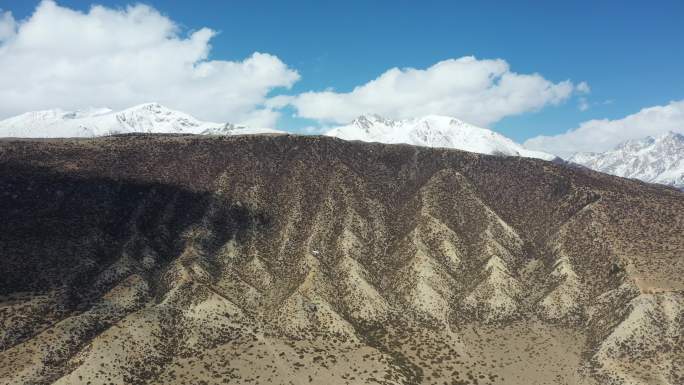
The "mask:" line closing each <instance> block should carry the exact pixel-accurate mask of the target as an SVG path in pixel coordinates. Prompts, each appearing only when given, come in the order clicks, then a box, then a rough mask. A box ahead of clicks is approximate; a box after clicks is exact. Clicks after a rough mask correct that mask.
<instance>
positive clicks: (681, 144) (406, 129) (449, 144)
mask: <svg viewBox="0 0 684 385" xmlns="http://www.w3.org/2000/svg"><path fill="white" fill-rule="evenodd" d="M122 133H177V134H204V135H243V134H260V133H276V134H277V133H280V134H284V132H282V131H277V130H273V129H268V128H259V129H256V128H249V127H246V126H243V125H236V124H231V123H212V122H205V121H201V120H198V119H196V118H194V117H192V116H190V115H188V114H186V113H183V112H180V111H175V110H172V109H169V108H166V107H164V106H162V105H160V104H158V103H147V104H142V105H139V106H135V107H131V108H128V109H125V110H122V111H112V110H111V109H107V108H100V109H91V110H84V111H63V110H59V109H54V110H45V111H35V112H28V113H25V114H22V115H19V116H15V117H12V118H8V119H5V120H2V121H0V138H1V137H26V138H57V137H97V136H105V135H112V134H122ZM325 135H327V136H333V137H338V138H341V139H345V140H360V141H364V142H380V143H389V144H398V143H404V144H411V145H417V146H426V147H443V148H454V149H459V150H464V151H470V152H475V153H481V154H489V155H505V156H521V157H529V158H538V159H543V160H549V161H551V160H559V159H560V158H558V157H556V156H555V155H553V154H549V153H545V152H542V151H534V150H530V149H527V148H525V147H524V146H522V145H521V144H518V143H516V142H514V141H513V140H511V139H509V138H507V137H505V136H503V135H501V134H498V133H496V132H494V131H491V130H488V129H486V128H480V127H477V126H473V125H471V124H468V123H466V122H463V121H461V120H458V119H456V118H452V117H447V116H437V115H428V116H425V117H421V118H414V119H403V120H392V119H386V118H383V117H381V116H378V115H362V116H360V117H358V118H357V119H355V120H353V121H352V122H351V123H349V124H348V125H344V126H339V127H333V128H330V129H328V130H327V131H326V132H325ZM567 161H569V162H571V163H574V164H578V165H581V166H584V167H588V168H591V169H593V170H596V171H600V172H605V173H608V174H612V175H617V176H621V177H626V178H634V179H639V180H642V181H645V182H649V183H661V184H667V185H672V186H674V187H676V188H680V189H682V188H684V136H682V135H681V134H677V133H669V134H665V135H661V136H658V137H656V138H651V137H647V138H644V139H638V140H631V141H628V142H625V143H623V144H621V145H619V146H618V147H617V148H615V149H614V150H611V151H607V152H604V153H577V154H575V155H573V156H571V157H570V158H568V159H567Z"/></svg>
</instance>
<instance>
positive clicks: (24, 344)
mask: <svg viewBox="0 0 684 385" xmlns="http://www.w3.org/2000/svg"><path fill="white" fill-rule="evenodd" d="M0 212H1V213H2V221H0V322H1V324H2V328H0V383H3V384H4V383H6V384H43V383H45V384H47V383H55V384H81V383H82V384H87V383H90V384H110V383H114V384H121V383H135V384H143V383H144V384H169V383H178V384H186V383H205V384H224V383H251V384H257V383H261V384H266V383H283V384H304V383H330V384H365V383H380V384H418V383H420V384H611V383H614V384H645V383H651V384H681V383H682V381H684V351H683V350H682V346H683V341H682V335H683V334H684V333H683V331H684V278H682V277H684V235H683V234H684V194H683V193H682V192H680V191H676V190H674V189H670V188H666V187H661V186H655V185H649V184H644V183H641V182H636V181H631V180H626V179H621V178H616V177H611V176H607V175H604V174H600V173H596V172H591V171H587V170H580V169H574V168H569V167H566V166H563V165H558V164H554V163H550V162H545V161H541V160H535V159H526V158H516V157H495V156H485V155H477V154H472V153H467V152H462V151H455V150H446V149H431V148H420V147H414V146H408V145H384V144H369V143H358V142H346V141H342V140H338V139H333V138H327V137H301V136H290V135H273V136H242V137H199V136H169V135H136V136H118V137H108V138H99V139H79V140H66V139H65V140H50V141H23V140H5V141H0Z"/></svg>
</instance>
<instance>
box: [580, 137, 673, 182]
mask: <svg viewBox="0 0 684 385" xmlns="http://www.w3.org/2000/svg"><path fill="white" fill-rule="evenodd" d="M568 160H569V161H570V162H572V163H577V164H580V165H582V166H585V167H588V168H591V169H593V170H596V171H601V172H605V173H607V174H612V175H617V176H621V177H625V178H634V179H639V180H642V181H645V182H650V183H661V184H667V185H672V186H675V187H677V188H680V189H682V188H684V135H682V134H680V133H676V132H668V133H665V134H662V135H659V136H656V137H650V136H649V137H645V138H642V139H633V140H628V141H626V142H623V143H622V144H620V145H618V146H617V147H615V149H614V150H611V151H607V152H603V153H577V154H575V155H573V156H572V157H570V158H569V159H568Z"/></svg>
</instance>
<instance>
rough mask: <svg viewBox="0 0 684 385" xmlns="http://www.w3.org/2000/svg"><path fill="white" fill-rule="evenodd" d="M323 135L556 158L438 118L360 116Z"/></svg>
mask: <svg viewBox="0 0 684 385" xmlns="http://www.w3.org/2000/svg"><path fill="white" fill-rule="evenodd" d="M325 135H328V136H334V137H337V138H340V139H345V140H361V141H364V142H380V143H405V144H412V145H415V146H426V147H444V148H456V149H459V150H464V151H470V152H476V153H480V154H490V155H508V156H523V157H527V158H539V159H544V160H553V159H555V158H556V156H555V155H551V154H548V153H545V152H541V151H532V150H528V149H526V148H524V147H523V146H522V145H520V144H518V143H515V142H514V141H512V140H511V139H509V138H507V137H505V136H503V135H501V134H497V133H496V132H494V131H491V130H488V129H486V128H480V127H476V126H473V125H472V124H468V123H466V122H463V121H461V120H458V119H456V118H452V117H448V116H438V115H428V116H425V117H422V118H416V119H404V120H391V119H385V118H382V117H380V116H378V115H363V116H360V117H358V118H357V119H355V120H354V121H352V122H351V123H350V124H349V125H346V126H341V127H336V128H333V129H330V130H329V131H327V132H326V133H325Z"/></svg>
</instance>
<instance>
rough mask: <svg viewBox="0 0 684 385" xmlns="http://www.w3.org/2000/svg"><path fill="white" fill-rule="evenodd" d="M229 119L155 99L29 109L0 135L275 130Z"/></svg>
mask: <svg viewBox="0 0 684 385" xmlns="http://www.w3.org/2000/svg"><path fill="white" fill-rule="evenodd" d="M276 132H278V131H275V130H271V129H256V128H249V127H245V126H240V125H235V124H231V123H212V122H203V121H200V120H197V119H195V118H194V117H192V116H190V115H188V114H186V113H183V112H180V111H175V110H172V109H169V108H166V107H164V106H162V105H160V104H158V103H146V104H141V105H138V106H134V107H131V108H127V109H125V110H122V111H112V110H110V109H107V108H100V109H92V110H84V111H63V110H60V109H54V110H45V111H32V112H27V113H25V114H21V115H18V116H15V117H12V118H8V119H5V120H1V121H0V138H3V137H20V138H80V137H95V136H103V135H113V134H125V133H175V134H208V135H240V134H258V133H276Z"/></svg>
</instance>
